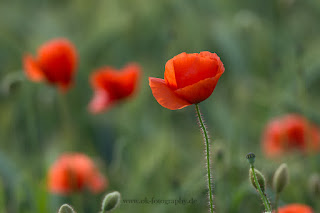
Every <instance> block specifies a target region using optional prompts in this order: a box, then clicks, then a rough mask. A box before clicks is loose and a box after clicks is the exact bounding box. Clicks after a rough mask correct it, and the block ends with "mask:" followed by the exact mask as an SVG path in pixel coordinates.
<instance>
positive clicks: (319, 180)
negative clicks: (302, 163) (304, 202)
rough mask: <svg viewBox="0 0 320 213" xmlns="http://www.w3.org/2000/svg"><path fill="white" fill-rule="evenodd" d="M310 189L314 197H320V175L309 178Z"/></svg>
mask: <svg viewBox="0 0 320 213" xmlns="http://www.w3.org/2000/svg"><path fill="white" fill-rule="evenodd" d="M309 191H310V194H311V196H312V197H314V198H320V175H318V174H313V175H311V177H310V178H309Z"/></svg>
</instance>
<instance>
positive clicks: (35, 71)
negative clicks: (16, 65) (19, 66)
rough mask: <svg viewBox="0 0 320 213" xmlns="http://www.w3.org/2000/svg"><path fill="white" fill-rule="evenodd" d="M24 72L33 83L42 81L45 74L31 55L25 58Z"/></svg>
mask: <svg viewBox="0 0 320 213" xmlns="http://www.w3.org/2000/svg"><path fill="white" fill-rule="evenodd" d="M23 66H24V72H25V74H26V75H27V77H28V78H29V79H30V80H31V81H42V80H43V79H44V73H43V72H42V70H41V68H40V66H39V65H38V63H37V62H36V61H35V60H34V59H33V58H32V56H31V55H26V56H24V57H23Z"/></svg>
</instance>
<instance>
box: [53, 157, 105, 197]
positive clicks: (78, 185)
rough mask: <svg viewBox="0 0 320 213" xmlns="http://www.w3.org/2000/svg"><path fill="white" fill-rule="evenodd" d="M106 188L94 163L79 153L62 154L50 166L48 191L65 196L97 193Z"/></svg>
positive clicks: (103, 179)
mask: <svg viewBox="0 0 320 213" xmlns="http://www.w3.org/2000/svg"><path fill="white" fill-rule="evenodd" d="M107 186H108V181H107V179H106V178H104V177H103V176H102V175H101V174H100V172H99V171H98V169H97V168H96V166H95V165H94V162H93V161H92V160H91V159H90V158H89V157H88V156H86V155H84V154H80V153H74V154H70V153H69V154H63V155H61V156H60V157H59V158H58V159H57V161H56V162H55V163H54V164H53V165H52V166H51V168H50V170H49V174H48V188H49V191H50V192H52V193H56V194H62V195H67V194H70V193H73V192H77V191H81V190H85V189H88V190H90V191H91V192H92V193H99V192H101V191H102V190H104V189H105V188H106V187H107Z"/></svg>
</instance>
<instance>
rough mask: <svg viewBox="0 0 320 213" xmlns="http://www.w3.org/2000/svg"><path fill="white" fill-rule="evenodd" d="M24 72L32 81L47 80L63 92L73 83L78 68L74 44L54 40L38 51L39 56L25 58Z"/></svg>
mask: <svg viewBox="0 0 320 213" xmlns="http://www.w3.org/2000/svg"><path fill="white" fill-rule="evenodd" d="M23 65H24V72H25V73H26V75H27V77H28V78H29V79H30V80H31V81H35V82H39V81H44V80H46V81H47V82H49V83H50V84H54V85H57V86H58V87H59V88H60V89H62V90H63V91H66V90H67V89H69V88H70V86H71V85H72V83H73V78H74V74H75V71H76V66H77V53H76V49H75V47H74V46H73V44H72V43H71V42H70V41H69V40H67V39H65V38H58V39H53V40H51V41H49V42H47V43H45V44H43V45H42V46H40V48H39V49H38V55H37V57H36V58H33V56H31V55H30V54H26V55H25V56H24V57H23Z"/></svg>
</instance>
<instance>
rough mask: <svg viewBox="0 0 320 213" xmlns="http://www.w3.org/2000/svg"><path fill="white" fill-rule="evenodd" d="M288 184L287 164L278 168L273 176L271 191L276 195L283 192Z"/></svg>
mask: <svg viewBox="0 0 320 213" xmlns="http://www.w3.org/2000/svg"><path fill="white" fill-rule="evenodd" d="M288 182H289V172H288V166H287V164H285V163H283V164H281V165H280V166H279V168H278V169H277V170H276V172H275V173H274V176H273V189H274V190H275V192H276V193H280V192H282V191H283V189H284V187H285V186H286V185H287V184H288Z"/></svg>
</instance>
